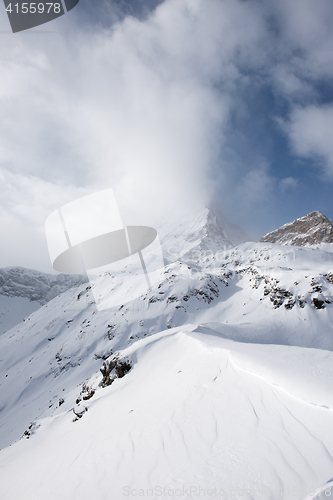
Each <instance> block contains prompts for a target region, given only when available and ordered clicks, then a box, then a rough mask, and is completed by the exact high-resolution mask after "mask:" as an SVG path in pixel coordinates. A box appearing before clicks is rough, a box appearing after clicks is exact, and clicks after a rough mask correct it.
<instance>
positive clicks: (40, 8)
mask: <svg viewBox="0 0 333 500" xmlns="http://www.w3.org/2000/svg"><path fill="white" fill-rule="evenodd" d="M52 7H53V12H54V13H55V14H60V12H61V6H60V3H46V4H43V3H32V2H31V3H30V2H26V3H22V4H21V5H19V4H18V3H16V4H15V5H14V6H13V8H12V4H11V3H10V4H9V5H8V7H7V8H6V11H7V12H9V13H10V14H11V13H12V12H16V13H17V14H19V13H22V14H28V12H29V13H30V14H35V13H37V14H43V13H44V12H45V13H47V14H49V13H50V12H51V9H52Z"/></svg>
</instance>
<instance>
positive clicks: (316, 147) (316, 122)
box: [284, 106, 333, 176]
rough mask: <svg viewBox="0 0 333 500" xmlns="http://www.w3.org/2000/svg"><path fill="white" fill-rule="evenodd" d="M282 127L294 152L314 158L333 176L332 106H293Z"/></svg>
mask: <svg viewBox="0 0 333 500" xmlns="http://www.w3.org/2000/svg"><path fill="white" fill-rule="evenodd" d="M284 127H285V130H286V131H287V133H288V135H289V139H290V142H291V145H292V148H293V150H294V151H295V153H296V154H297V155H298V156H302V157H305V158H313V159H315V160H316V161H317V163H318V165H320V166H322V167H323V168H324V169H325V171H326V172H327V173H328V174H329V175H330V176H333V141H332V129H333V107H332V106H307V107H305V108H295V109H294V110H293V112H292V114H291V116H290V120H289V122H288V123H287V124H285V125H284Z"/></svg>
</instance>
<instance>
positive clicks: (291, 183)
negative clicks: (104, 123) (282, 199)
mask: <svg viewBox="0 0 333 500" xmlns="http://www.w3.org/2000/svg"><path fill="white" fill-rule="evenodd" d="M279 185H280V189H281V191H282V192H283V193H284V192H286V191H290V190H293V189H295V188H296V187H297V186H298V179H295V177H285V178H284V179H281V180H280V182H279Z"/></svg>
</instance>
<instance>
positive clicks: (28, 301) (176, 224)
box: [0, 207, 249, 333]
mask: <svg viewBox="0 0 333 500" xmlns="http://www.w3.org/2000/svg"><path fill="white" fill-rule="evenodd" d="M158 234H159V236H160V239H161V243H162V247H163V253H164V257H165V260H166V262H174V261H175V260H177V259H179V258H181V257H182V256H184V254H185V258H186V260H187V261H191V262H203V261H204V260H205V257H207V256H209V255H212V253H214V252H216V251H218V250H221V249H226V248H231V247H234V246H236V245H237V244H239V243H243V242H245V241H248V239H249V238H248V236H247V235H246V233H245V232H244V231H243V230H242V229H241V228H239V227H237V226H234V225H231V224H229V223H228V222H227V221H226V220H225V219H224V218H223V216H222V215H221V214H219V215H215V213H213V212H212V211H211V210H209V209H208V208H206V207H201V208H200V209H199V210H198V211H197V213H195V214H193V212H185V213H182V214H179V213H178V212H177V213H175V214H173V216H172V215H171V218H170V216H169V217H168V219H165V220H164V221H162V223H161V224H160V227H159V228H158ZM87 281H88V278H87V276H81V275H68V274H57V275H53V274H46V273H42V272H39V271H35V270H32V269H25V268H23V267H8V268H5V269H0V333H3V332H4V331H6V330H9V329H10V328H12V327H13V326H15V325H17V324H18V323H20V322H21V321H23V319H24V318H25V317H27V316H29V314H31V313H32V312H34V311H36V310H37V309H39V307H41V305H44V304H46V303H47V302H48V301H49V300H51V299H53V298H54V297H55V296H56V295H59V294H61V293H63V292H64V291H66V290H68V289H69V288H72V287H74V286H77V285H81V284H84V283H86V282H87Z"/></svg>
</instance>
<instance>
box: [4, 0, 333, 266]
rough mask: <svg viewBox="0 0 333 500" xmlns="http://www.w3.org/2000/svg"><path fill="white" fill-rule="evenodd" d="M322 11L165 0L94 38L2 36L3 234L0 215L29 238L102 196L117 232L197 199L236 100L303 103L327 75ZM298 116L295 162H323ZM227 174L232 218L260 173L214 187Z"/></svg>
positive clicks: (300, 4) (263, 191) (325, 8)
mask: <svg viewBox="0 0 333 500" xmlns="http://www.w3.org/2000/svg"><path fill="white" fill-rule="evenodd" d="M77 8H79V7H77ZM332 12H333V11H332V8H331V2H330V1H329V2H328V1H327V0H321V2H320V4H318V3H316V4H314V3H313V2H310V1H309V0H294V1H293V2H290V1H289V0H288V1H287V0H280V1H279V2H275V0H274V1H273V0H268V1H267V2H261V1H257V0H249V1H246V2H245V1H241V0H225V1H223V2H221V1H220V0H166V1H165V2H164V3H163V4H161V5H160V6H159V7H158V8H157V9H156V11H155V12H154V13H152V14H151V15H150V16H149V17H148V18H147V19H146V20H145V21H138V20H136V19H135V18H133V17H128V18H126V19H125V20H124V21H123V22H121V23H118V24H116V25H113V26H112V27H111V28H110V29H101V30H100V31H98V32H96V31H92V30H89V29H87V26H86V25H85V26H84V31H83V30H82V28H81V27H80V26H79V25H75V24H73V21H71V19H72V17H70V16H64V18H66V20H65V22H64V25H63V26H64V27H63V28H61V26H62V24H61V21H60V20H58V21H57V23H58V24H57V29H59V30H60V31H59V32H58V33H55V34H49V35H45V36H23V35H18V36H13V37H6V38H3V42H4V43H2V44H1V46H0V71H1V78H0V109H1V115H0V118H1V120H0V172H2V174H1V175H2V178H1V182H2V191H3V193H5V194H4V196H3V198H2V200H0V207H2V211H3V213H4V214H5V216H4V215H3V218H2V219H1V226H0V227H1V230H2V232H3V234H7V233H6V231H7V229H6V225H7V222H6V221H7V219H6V217H8V220H9V218H10V220H11V221H12V223H11V227H14V226H15V227H16V225H18V226H20V225H21V226H25V227H27V226H30V228H31V234H34V231H40V234H42V222H43V221H42V219H43V218H44V216H47V215H48V213H49V212H50V211H52V210H53V209H54V208H56V207H57V206H60V205H61V204H63V203H65V202H66V201H70V200H71V199H74V198H75V197H77V196H80V195H81V194H87V193H89V192H92V191H95V190H98V189H100V188H104V187H113V188H114V190H115V194H116V196H117V199H118V202H119V205H120V210H121V213H122V214H123V217H124V220H125V222H127V223H129V222H130V223H138V222H142V223H143V221H144V222H145V223H151V224H154V219H155V220H158V219H159V218H160V217H161V216H162V215H164V213H165V212H167V211H168V210H169V208H170V207H172V208H174V207H175V206H178V205H181V204H185V205H191V204H193V205H195V204H196V203H197V202H198V201H200V202H202V201H204V200H205V199H207V198H208V197H209V196H210V194H211V192H212V190H213V189H214V185H213V184H214V179H216V175H215V174H216V171H217V170H218V169H219V167H220V165H221V164H222V160H221V149H222V148H223V147H224V145H225V148H226V149H227V147H228V145H227V144H225V141H226V137H227V133H230V116H232V111H233V110H234V109H235V108H237V109H239V108H241V107H242V106H246V101H244V97H243V90H244V88H255V89H256V91H258V88H260V86H261V85H263V84H265V85H271V86H272V87H273V88H274V89H275V92H276V93H277V94H278V95H279V96H283V98H286V97H287V98H288V99H292V100H296V101H297V99H298V100H299V99H300V96H301V97H302V98H306V99H309V98H313V96H315V89H314V86H313V81H314V80H315V79H317V78H322V77H326V76H327V75H329V74H331V73H332V71H333V69H332V68H333V64H332V63H333V60H332V59H333V55H332V51H331V50H329V47H330V43H331V42H332V36H333V35H332V34H331V30H330V29H329V26H330V22H331V20H332ZM73 19H75V18H73ZM71 23H72V24H71ZM62 29H63V31H61V30H62ZM303 111H304V110H303ZM301 112H302V110H301V109H298V108H297V109H296V110H295V111H294V114H293V115H292V117H291V121H290V128H289V131H290V137H291V140H292V142H293V144H294V147H295V151H296V152H297V154H301V155H308V154H311V155H312V154H313V151H314V152H315V154H320V155H322V157H323V158H325V159H326V160H325V161H328V158H331V152H330V146H329V141H328V137H327V135H325V138H324V139H322V140H321V139H320V138H319V135H318V134H317V135H318V137H317V136H316V137H317V138H316V139H314V138H313V137H314V135H313V134H314V132H313V131H312V129H311V130H310V126H309V130H308V138H307V139H306V140H303V139H302V137H303V136H304V137H305V135H306V131H305V129H304V130H303V129H302V127H301V121H302V120H300V119H298V114H297V113H301ZM304 116H305V115H304ZM253 119H254V120H255V117H253ZM327 120H328V118H327ZM311 141H312V142H311ZM320 141H321V142H320ZM319 142H320V144H319ZM305 143H307V144H308V146H305V145H304V144H305ZM310 143H311V144H312V146H311V147H310V145H311V144H310ZM254 148H255V145H254ZM319 150H320V151H319ZM222 156H223V155H222ZM259 156H260V153H259ZM230 157H232V154H231V155H230ZM330 161H331V160H330ZM329 168H330V167H329ZM236 169H237V178H238V179H239V180H238V184H237V186H236V187H235V190H236V191H237V193H238V194H239V195H241V196H240V197H239V208H240V209H241V208H243V209H244V210H246V209H248V207H249V206H250V205H253V204H256V203H257V202H258V200H261V201H265V199H267V193H268V192H270V189H271V186H272V183H273V182H274V179H272V178H271V174H270V173H269V170H268V169H267V168H266V167H265V168H263V167H262V166H261V165H260V163H259V164H258V166H254V165H253V162H252V163H251V164H241V165H237V166H235V165H234V164H231V165H228V167H227V168H226V171H227V174H226V175H224V174H223V173H222V174H221V173H219V178H220V179H221V180H222V182H227V183H228V177H229V178H230V177H232V176H231V175H229V173H230V171H232V170H236ZM9 171H10V172H11V173H12V177H10V176H9V174H8V172H9ZM234 177H235V176H234ZM230 186H233V183H232V182H231V183H230V185H228V184H227V185H226V186H224V190H225V191H228V189H229V191H230ZM32 207H34V208H32ZM13 221H16V222H15V223H14V222H13ZM36 221H38V223H37V222H36ZM21 226H20V227H21ZM37 228H38V229H37ZM25 238H27V239H29V232H27V233H25ZM31 238H33V237H32V236H31ZM9 240H10V239H8V243H7V247H8V252H7V254H6V255H8V256H10V251H9V249H10V243H9ZM31 241H32V239H31ZM21 248H22V245H21ZM1 257H2V258H3V256H1V255H0V265H5V264H3V263H2V262H5V263H6V264H7V263H8V259H7V257H6V259H5V260H2V261H1ZM8 258H9V257H8ZM24 258H25V257H24ZM31 259H32V260H33V258H31ZM32 260H31V261H32ZM35 262H36V263H35V265H34V267H38V266H39V262H40V259H37V258H36V261H35Z"/></svg>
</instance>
